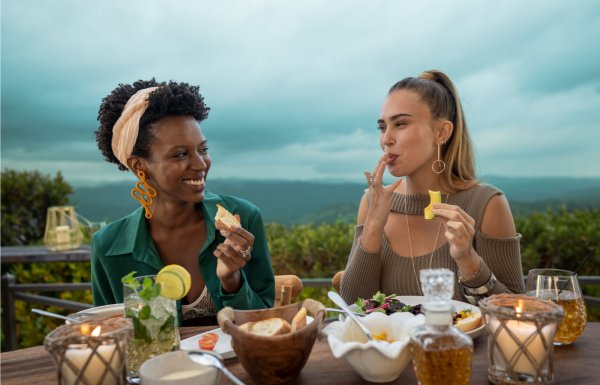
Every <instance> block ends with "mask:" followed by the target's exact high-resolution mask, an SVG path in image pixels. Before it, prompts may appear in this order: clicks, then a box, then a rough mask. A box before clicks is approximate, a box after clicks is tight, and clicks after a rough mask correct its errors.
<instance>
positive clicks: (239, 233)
mask: <svg viewBox="0 0 600 385" xmlns="http://www.w3.org/2000/svg"><path fill="white" fill-rule="evenodd" d="M221 235H223V236H224V237H225V242H223V243H221V244H219V245H217V247H216V249H215V251H214V255H215V257H217V276H218V277H219V280H221V283H222V284H223V287H224V289H226V290H227V288H226V287H225V286H228V287H231V286H230V285H231V283H233V282H232V281H237V283H238V285H237V286H238V289H239V284H240V283H241V282H240V279H239V270H240V269H241V268H243V267H244V266H246V264H247V263H248V262H249V261H250V259H251V258H252V246H253V245H254V235H253V234H252V233H251V232H249V231H247V230H245V229H243V228H242V227H234V228H232V229H231V230H221ZM227 291H230V292H231V291H232V290H227ZM236 291H237V290H236Z"/></svg>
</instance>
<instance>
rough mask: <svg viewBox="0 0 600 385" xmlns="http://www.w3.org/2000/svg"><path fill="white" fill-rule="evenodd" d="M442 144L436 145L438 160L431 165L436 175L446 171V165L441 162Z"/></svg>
mask: <svg viewBox="0 0 600 385" xmlns="http://www.w3.org/2000/svg"><path fill="white" fill-rule="evenodd" d="M442 144H443V143H442ZM442 144H438V158H437V160H434V161H433V163H432V164H431V169H432V170H433V172H435V173H436V174H438V175H440V174H441V173H443V172H444V170H446V163H444V161H443V160H442Z"/></svg>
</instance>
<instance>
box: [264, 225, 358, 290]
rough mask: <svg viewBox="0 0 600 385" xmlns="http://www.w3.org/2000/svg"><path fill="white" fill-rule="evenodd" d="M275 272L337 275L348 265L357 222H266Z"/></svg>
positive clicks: (322, 275) (320, 276) (310, 275)
mask: <svg viewBox="0 0 600 385" xmlns="http://www.w3.org/2000/svg"><path fill="white" fill-rule="evenodd" d="M266 230H267V240H268V242H269V250H270V252H271V262H272V264H273V270H274V271H275V274H286V273H287V274H290V273H292V274H296V275H298V276H299V277H302V278H322V277H333V275H334V274H335V273H336V272H338V271H339V270H343V269H344V267H345V266H346V259H347V257H348V252H349V251H350V248H351V247H352V239H353V237H354V225H352V224H349V223H343V222H338V223H333V224H331V223H330V224H322V225H297V226H292V227H286V226H283V225H280V224H276V223H269V224H267V225H266Z"/></svg>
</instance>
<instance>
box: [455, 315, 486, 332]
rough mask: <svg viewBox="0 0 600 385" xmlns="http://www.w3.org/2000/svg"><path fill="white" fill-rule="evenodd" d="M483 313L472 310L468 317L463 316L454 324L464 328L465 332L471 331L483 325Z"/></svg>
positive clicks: (461, 328)
mask: <svg viewBox="0 0 600 385" xmlns="http://www.w3.org/2000/svg"><path fill="white" fill-rule="evenodd" d="M482 321H483V320H482V318H481V313H480V312H472V313H470V314H469V316H468V317H466V318H461V319H459V320H458V321H456V323H455V324H454V326H456V327H457V328H459V329H460V330H462V331H463V332H470V331H471V330H475V329H477V328H478V327H479V326H481V323H482Z"/></svg>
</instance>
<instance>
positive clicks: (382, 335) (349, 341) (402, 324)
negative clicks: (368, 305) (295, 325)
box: [323, 312, 425, 383]
mask: <svg viewBox="0 0 600 385" xmlns="http://www.w3.org/2000/svg"><path fill="white" fill-rule="evenodd" d="M361 321H363V323H364V324H365V326H366V327H367V328H368V329H369V331H370V332H371V334H372V335H373V337H374V339H375V340H374V341H367V337H366V336H365V334H364V333H363V332H362V331H361V330H360V329H359V327H358V326H357V325H356V324H355V323H354V322H353V321H352V320H351V319H350V318H346V319H345V320H344V321H335V322H332V323H331V324H329V325H328V326H326V327H325V328H324V329H323V333H325V334H326V335H327V342H328V343H329V347H330V348H331V352H332V353H333V355H334V357H336V358H342V357H343V358H344V359H345V360H346V361H348V363H349V364H350V366H352V368H353V369H354V370H355V371H356V372H357V373H358V374H359V375H360V376H361V377H362V378H363V379H364V380H366V381H369V382H377V383H381V382H391V381H394V380H395V379H396V378H398V377H399V376H400V374H401V373H402V371H404V369H405V368H406V365H407V364H408V363H409V362H410V360H411V357H412V356H411V354H410V349H409V339H410V333H411V331H412V330H413V329H414V328H416V327H417V326H419V325H422V324H424V323H425V316H423V315H422V314H419V315H416V316H415V315H413V314H411V313H395V314H392V315H390V316H387V315H385V314H383V313H379V312H374V313H371V314H369V315H367V316H366V317H363V318H362V319H361Z"/></svg>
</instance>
